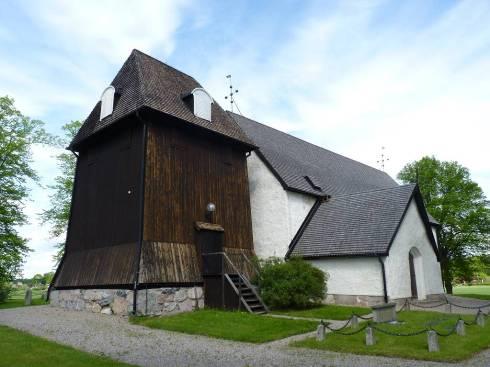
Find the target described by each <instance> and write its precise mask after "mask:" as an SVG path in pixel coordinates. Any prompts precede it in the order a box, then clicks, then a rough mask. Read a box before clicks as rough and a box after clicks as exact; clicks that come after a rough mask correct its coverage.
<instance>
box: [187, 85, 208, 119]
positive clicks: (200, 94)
mask: <svg viewBox="0 0 490 367" xmlns="http://www.w3.org/2000/svg"><path fill="white" fill-rule="evenodd" d="M191 94H192V99H193V106H192V107H193V110H194V111H193V112H194V115H196V116H197V117H200V118H202V119H204V120H208V121H211V105H212V104H213V99H212V98H211V96H210V95H209V94H208V92H206V91H205V90H204V89H203V88H196V89H194V90H193V91H192V93H191Z"/></svg>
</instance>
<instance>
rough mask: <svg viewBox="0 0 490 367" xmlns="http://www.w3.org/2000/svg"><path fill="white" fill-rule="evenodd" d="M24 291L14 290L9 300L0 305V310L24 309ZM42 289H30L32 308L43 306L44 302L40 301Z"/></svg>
mask: <svg viewBox="0 0 490 367" xmlns="http://www.w3.org/2000/svg"><path fill="white" fill-rule="evenodd" d="M25 292H26V291H25V289H22V288H20V289H14V290H13V291H12V293H11V294H10V297H9V299H8V300H7V301H6V302H4V303H0V310H2V309H6V308H16V307H25V306H24V296H25ZM43 292H44V291H43V290H42V289H35V288H33V289H32V306H39V305H45V304H46V302H44V301H43V300H42V294H43Z"/></svg>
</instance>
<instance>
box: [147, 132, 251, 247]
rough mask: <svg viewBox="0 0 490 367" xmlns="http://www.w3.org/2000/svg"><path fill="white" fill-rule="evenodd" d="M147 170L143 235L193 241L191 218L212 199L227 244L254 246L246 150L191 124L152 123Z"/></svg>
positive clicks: (150, 238)
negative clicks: (187, 126)
mask: <svg viewBox="0 0 490 367" xmlns="http://www.w3.org/2000/svg"><path fill="white" fill-rule="evenodd" d="M145 173H146V177H145V214H144V235H143V236H144V239H145V240H147V241H152V242H166V243H187V244H193V243H194V242H195V239H194V236H195V229H194V223H195V222H196V221H204V220H205V210H206V205H207V204H208V203H209V202H213V203H214V204H216V213H215V218H214V221H215V222H216V223H219V224H221V225H222V226H223V227H224V229H225V239H224V244H225V247H229V248H245V249H252V248H253V247H252V246H253V239H252V221H251V214H250V197H249V191H248V178H247V163H246V157H245V152H243V151H241V150H238V149H236V148H235V149H234V148H233V146H232V145H231V144H229V143H226V142H225V141H223V140H219V139H216V138H212V137H210V136H204V135H202V136H201V135H197V134H195V133H193V131H192V130H184V129H179V128H177V127H172V126H162V125H150V127H149V130H148V140H147V157H146V172H145Z"/></svg>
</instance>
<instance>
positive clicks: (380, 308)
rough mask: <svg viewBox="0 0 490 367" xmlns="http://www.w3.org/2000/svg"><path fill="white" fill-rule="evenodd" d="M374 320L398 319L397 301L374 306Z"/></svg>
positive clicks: (387, 320)
mask: <svg viewBox="0 0 490 367" xmlns="http://www.w3.org/2000/svg"><path fill="white" fill-rule="evenodd" d="M371 309H372V310H373V321H374V322H393V321H396V303H383V304H381V305H376V306H372V307H371Z"/></svg>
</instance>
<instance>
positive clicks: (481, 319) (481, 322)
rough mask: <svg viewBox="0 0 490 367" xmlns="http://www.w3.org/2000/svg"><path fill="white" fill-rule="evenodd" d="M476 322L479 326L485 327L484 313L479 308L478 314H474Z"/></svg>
mask: <svg viewBox="0 0 490 367" xmlns="http://www.w3.org/2000/svg"><path fill="white" fill-rule="evenodd" d="M476 324H477V325H478V326H480V327H485V315H484V314H483V312H481V310H478V314H477V315H476Z"/></svg>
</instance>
